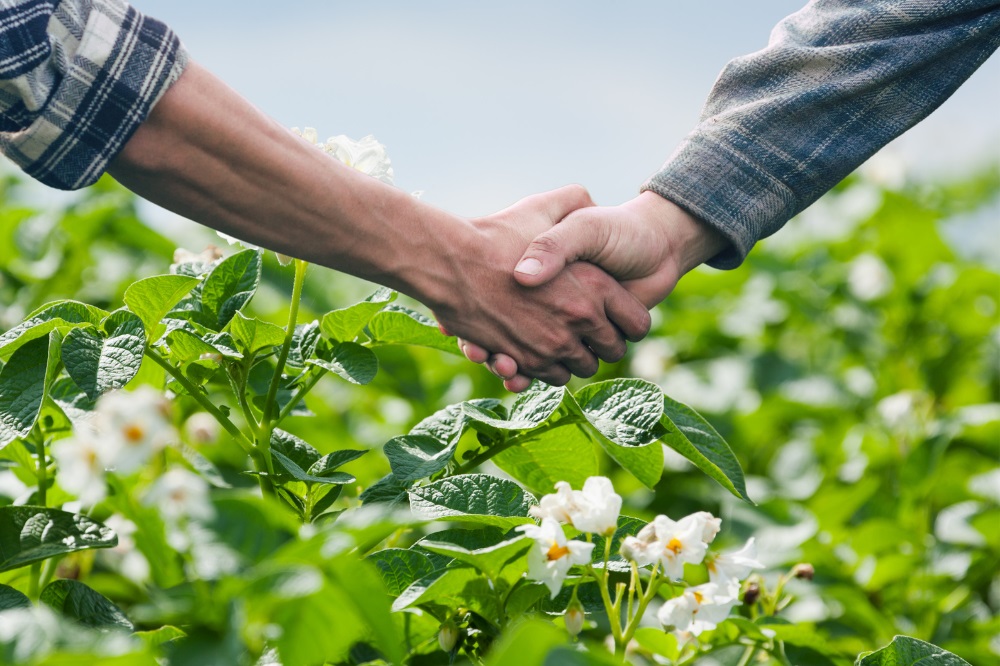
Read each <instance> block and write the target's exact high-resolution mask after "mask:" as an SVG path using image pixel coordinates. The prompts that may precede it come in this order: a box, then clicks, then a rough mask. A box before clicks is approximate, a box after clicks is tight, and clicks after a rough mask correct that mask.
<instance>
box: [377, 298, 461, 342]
mask: <svg viewBox="0 0 1000 666" xmlns="http://www.w3.org/2000/svg"><path fill="white" fill-rule="evenodd" d="M368 334H369V336H370V337H371V339H372V342H374V343H376V344H380V345H414V346H418V347H430V348H431V349H439V350H441V351H446V352H450V353H452V354H461V352H460V351H459V350H458V344H457V343H456V342H455V338H449V337H447V336H446V335H444V334H443V333H441V331H440V330H439V329H438V327H437V324H435V323H434V322H433V321H431V320H430V319H429V318H427V317H425V316H424V315H422V314H420V313H419V312H416V311H415V310H410V309H408V308H404V307H401V306H398V305H391V306H389V307H388V308H386V309H385V310H382V311H381V312H378V313H376V314H375V316H373V317H372V318H371V320H370V321H369V322H368Z"/></svg>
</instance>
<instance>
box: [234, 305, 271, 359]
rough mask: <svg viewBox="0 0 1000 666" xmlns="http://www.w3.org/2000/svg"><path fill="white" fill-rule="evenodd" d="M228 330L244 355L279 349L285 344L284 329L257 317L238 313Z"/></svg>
mask: <svg viewBox="0 0 1000 666" xmlns="http://www.w3.org/2000/svg"><path fill="white" fill-rule="evenodd" d="M226 330H228V331H229V334H230V335H232V336H233V341H234V342H235V343H236V348H237V349H238V350H239V351H241V352H242V353H243V354H256V353H257V352H259V351H260V350H261V349H266V348H267V347H277V346H279V345H281V344H283V343H284V342H285V330H284V329H283V328H281V327H280V326H277V325H275V324H272V323H271V322H267V321H264V320H262V319H257V318H256V317H247V316H246V315H244V314H243V313H242V312H237V313H236V316H235V317H233V318H232V319H231V320H230V321H229V325H228V326H227V328H226Z"/></svg>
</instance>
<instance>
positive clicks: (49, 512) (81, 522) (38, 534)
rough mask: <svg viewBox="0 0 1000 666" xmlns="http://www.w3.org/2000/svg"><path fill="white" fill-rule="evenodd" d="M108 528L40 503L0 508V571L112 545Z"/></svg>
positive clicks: (112, 535)
mask: <svg viewBox="0 0 1000 666" xmlns="http://www.w3.org/2000/svg"><path fill="white" fill-rule="evenodd" d="M117 545H118V537H117V536H116V535H115V533H114V532H112V531H111V529H110V528H108V527H105V526H104V525H102V524H100V523H98V522H96V521H94V520H91V519H90V518H87V517H86V516H81V515H78V514H73V513H68V512H66V511H59V510H58V509H47V508H45V507H39V506H4V507H0V572H2V571H10V570H11V569H17V568H19V567H23V566H25V565H27V564H31V563H33V562H40V561H41V560H45V559H48V558H50V557H53V556H55V555H64V554H66V553H72V552H75V551H78V550H88V549H91V548H113V547H115V546H117Z"/></svg>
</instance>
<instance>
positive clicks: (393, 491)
mask: <svg viewBox="0 0 1000 666" xmlns="http://www.w3.org/2000/svg"><path fill="white" fill-rule="evenodd" d="M409 487H410V484H409V483H404V482H403V481H400V480H399V479H397V478H396V476H395V475H394V474H386V475H385V476H383V477H382V478H381V479H379V480H378V481H376V482H375V483H373V484H372V485H370V486H368V487H367V488H365V490H364V492H363V493H361V494H360V495H359V496H358V499H360V500H361V502H362V504H364V505H369V504H381V503H387V504H400V503H402V502H406V501H407V500H408V499H409V495H407V490H408V489H409Z"/></svg>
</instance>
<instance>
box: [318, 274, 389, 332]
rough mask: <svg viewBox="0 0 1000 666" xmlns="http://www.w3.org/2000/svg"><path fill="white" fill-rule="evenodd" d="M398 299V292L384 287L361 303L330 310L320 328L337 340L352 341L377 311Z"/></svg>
mask: <svg viewBox="0 0 1000 666" xmlns="http://www.w3.org/2000/svg"><path fill="white" fill-rule="evenodd" d="M394 300H396V292H394V291H393V290H391V289H386V288H385V287H382V288H381V289H379V290H378V291H376V292H375V293H374V294H372V295H371V296H369V297H368V298H366V299H365V300H364V301H362V302H361V303H356V304H354V305H352V306H350V307H346V308H342V309H340V310H334V311H333V312H328V313H327V314H325V315H324V316H323V320H322V322H321V323H320V330H321V331H322V332H323V335H325V336H326V337H327V338H329V339H331V340H334V341H336V342H352V341H353V340H354V339H355V338H357V337H358V336H359V335H360V334H361V332H362V331H363V330H364V329H365V326H367V325H368V322H369V321H370V320H371V318H372V317H373V316H375V313H376V312H378V311H379V310H381V309H382V308H384V307H385V306H386V305H388V304H389V303H391V302H393V301H394Z"/></svg>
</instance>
